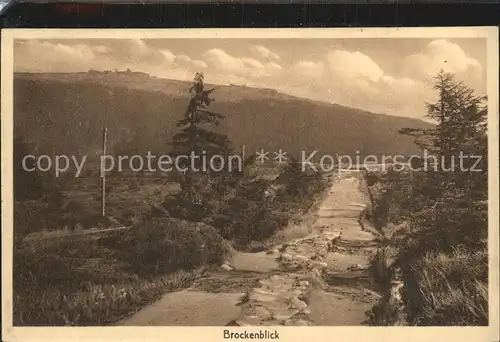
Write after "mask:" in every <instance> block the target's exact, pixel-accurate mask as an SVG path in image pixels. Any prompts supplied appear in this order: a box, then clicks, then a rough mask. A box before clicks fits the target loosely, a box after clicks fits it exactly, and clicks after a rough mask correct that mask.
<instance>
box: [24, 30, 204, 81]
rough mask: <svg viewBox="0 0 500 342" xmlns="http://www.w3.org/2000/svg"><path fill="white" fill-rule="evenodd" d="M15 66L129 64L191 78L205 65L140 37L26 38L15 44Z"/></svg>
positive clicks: (78, 67) (36, 68)
mask: <svg viewBox="0 0 500 342" xmlns="http://www.w3.org/2000/svg"><path fill="white" fill-rule="evenodd" d="M15 54H16V58H15V70H16V71H28V72H30V71H31V72H40V71H58V72H72V71H73V72H81V71H87V70H89V69H94V70H109V69H120V70H123V69H125V68H130V69H132V70H137V71H143V72H148V73H151V74H153V75H157V76H167V77H172V78H177V79H186V78H187V79H190V78H191V77H192V74H193V73H194V72H196V71H199V70H201V69H206V68H207V67H208V65H207V64H206V63H205V62H204V61H201V60H196V59H192V58H191V57H189V56H187V55H185V54H178V55H176V54H174V53H173V52H171V51H170V50H166V49H156V48H154V47H151V46H149V45H148V44H147V43H146V42H144V41H143V40H141V39H127V40H120V41H111V42H110V43H109V45H108V46H104V45H102V44H93V43H92V42H88V43H85V44H83V43H77V44H71V42H68V43H66V42H64V43H63V42H58V41H54V40H27V41H21V42H19V43H17V44H16V48H15Z"/></svg>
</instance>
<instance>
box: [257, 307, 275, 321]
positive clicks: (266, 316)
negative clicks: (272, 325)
mask: <svg viewBox="0 0 500 342" xmlns="http://www.w3.org/2000/svg"><path fill="white" fill-rule="evenodd" d="M255 314H256V315H257V316H258V317H259V318H260V319H261V320H263V321H267V320H270V319H271V318H272V317H273V315H272V314H271V313H270V312H269V311H268V310H267V309H265V308H264V307H262V306H257V307H256V308H255Z"/></svg>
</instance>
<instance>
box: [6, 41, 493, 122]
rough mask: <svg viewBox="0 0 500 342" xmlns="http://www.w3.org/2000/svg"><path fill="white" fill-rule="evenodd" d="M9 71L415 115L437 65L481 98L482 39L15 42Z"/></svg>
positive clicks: (419, 114) (429, 93) (421, 107)
mask: <svg viewBox="0 0 500 342" xmlns="http://www.w3.org/2000/svg"><path fill="white" fill-rule="evenodd" d="M14 51H15V52H14V60H15V71H18V72H22V71H24V72H26V71H29V72H73V71H87V70H89V69H95V70H106V69H115V68H117V69H119V70H124V69H126V68H130V69H132V70H136V71H142V72H147V73H150V74H151V75H154V76H157V77H163V78H171V79H179V80H191V79H192V78H193V76H194V73H195V72H203V73H204V74H205V79H206V81H207V82H209V83H217V84H229V83H233V84H239V85H247V86H253V87H267V88H274V89H277V90H279V91H281V92H285V93H288V94H292V95H296V96H301V97H306V98H310V99H314V100H320V101H326V102H333V103H338V104H342V105H347V106H351V107H356V108H361V109H365V110H368V111H372V112H376V113H386V114H390V115H400V116H408V117H415V118H422V116H423V115H424V114H425V106H424V102H425V101H432V100H433V97H434V94H433V92H432V77H433V76H434V75H435V74H436V73H437V72H438V71H439V69H441V68H443V69H444V70H445V71H450V72H454V73H455V74H456V75H457V78H459V79H460V80H464V81H465V82H466V83H467V84H468V85H469V86H471V87H472V88H474V89H476V90H477V91H478V92H479V93H481V94H485V93H486V40H485V39H479V38H467V39H434V40H430V39H415V38H410V39H396V38H386V39H378V38H366V39H307V40H306V39H260V40H251V39H204V40H203V39H154V40H153V39H149V40H138V39H127V40H116V39H115V40H97V39H87V40H74V39H73V40H29V41H17V42H16V44H15V50H14Z"/></svg>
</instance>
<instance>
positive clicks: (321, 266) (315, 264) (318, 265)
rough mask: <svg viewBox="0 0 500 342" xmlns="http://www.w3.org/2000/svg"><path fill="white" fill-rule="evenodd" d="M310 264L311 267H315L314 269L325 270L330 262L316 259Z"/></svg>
mask: <svg viewBox="0 0 500 342" xmlns="http://www.w3.org/2000/svg"><path fill="white" fill-rule="evenodd" d="M310 265H311V266H310V267H311V268H313V269H319V270H324V269H325V268H327V267H328V264H327V263H326V262H324V261H316V260H314V261H312V262H311V264H310Z"/></svg>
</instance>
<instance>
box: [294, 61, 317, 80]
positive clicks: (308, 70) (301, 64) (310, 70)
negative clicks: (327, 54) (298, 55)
mask: <svg viewBox="0 0 500 342" xmlns="http://www.w3.org/2000/svg"><path fill="white" fill-rule="evenodd" d="M324 69H325V65H324V63H323V62H312V61H307V60H300V61H295V62H294V63H293V64H292V67H291V71H292V74H293V75H298V76H301V77H305V78H307V77H309V78H320V77H321V76H322V75H323V74H324Z"/></svg>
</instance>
